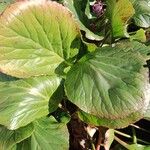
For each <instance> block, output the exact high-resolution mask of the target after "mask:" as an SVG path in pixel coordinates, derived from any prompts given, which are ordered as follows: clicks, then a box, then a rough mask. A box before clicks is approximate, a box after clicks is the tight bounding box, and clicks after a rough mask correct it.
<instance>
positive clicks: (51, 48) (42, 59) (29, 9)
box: [0, 0, 79, 78]
mask: <svg viewBox="0 0 150 150" xmlns="http://www.w3.org/2000/svg"><path fill="white" fill-rule="evenodd" d="M78 35H79V30H78V26H77V24H76V22H75V21H74V19H73V17H72V15H71V13H70V12H69V11H68V10H67V9H66V8H65V7H63V6H62V5H60V4H58V3H56V2H51V1H45V0H38V1H34V0H31V1H21V2H17V3H15V4H12V5H11V6H10V7H9V8H7V9H6V10H5V12H4V13H3V14H2V15H1V16H0V70H1V72H3V73H6V74H9V75H12V76H15V77H19V78H24V77H31V76H37V75H51V74H54V73H55V69H56V68H57V67H58V66H59V64H60V63H61V62H63V61H64V60H67V59H68V58H70V57H72V55H71V52H70V47H71V43H72V41H73V40H75V38H76V37H77V36H78ZM73 56H74V55H73Z"/></svg>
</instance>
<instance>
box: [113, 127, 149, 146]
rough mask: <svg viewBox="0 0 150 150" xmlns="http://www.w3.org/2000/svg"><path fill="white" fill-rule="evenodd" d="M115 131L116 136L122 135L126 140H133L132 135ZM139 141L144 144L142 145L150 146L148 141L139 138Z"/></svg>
mask: <svg viewBox="0 0 150 150" xmlns="http://www.w3.org/2000/svg"><path fill="white" fill-rule="evenodd" d="M114 131H115V133H116V134H119V135H122V136H124V137H126V138H129V139H131V138H132V136H130V135H128V134H125V133H122V132H120V131H117V130H114ZM137 141H138V142H142V143H144V144H148V145H150V143H149V142H147V141H143V140H141V139H138V138H137Z"/></svg>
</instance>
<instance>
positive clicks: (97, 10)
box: [92, 1, 104, 16]
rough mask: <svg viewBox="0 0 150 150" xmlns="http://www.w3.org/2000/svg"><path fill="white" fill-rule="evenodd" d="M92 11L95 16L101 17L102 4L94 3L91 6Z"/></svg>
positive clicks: (102, 11) (99, 2)
mask: <svg viewBox="0 0 150 150" xmlns="http://www.w3.org/2000/svg"><path fill="white" fill-rule="evenodd" d="M92 11H93V13H95V14H96V15H97V16H101V15H103V13H104V4H103V2H101V1H98V2H96V3H95V4H94V5H93V6H92Z"/></svg>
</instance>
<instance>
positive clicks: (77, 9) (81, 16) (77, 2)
mask: <svg viewBox="0 0 150 150" xmlns="http://www.w3.org/2000/svg"><path fill="white" fill-rule="evenodd" d="M63 1H64V5H65V6H66V7H68V8H69V10H70V11H71V12H72V13H73V14H74V16H75V18H76V19H77V22H78V24H79V26H80V29H81V30H83V31H85V36H86V37H87V38H88V39H91V40H98V41H99V40H102V39H103V37H102V36H99V35H96V34H94V33H93V32H92V31H90V30H89V29H88V27H87V26H88V24H89V20H88V18H87V16H86V15H85V13H86V12H85V11H86V7H87V6H86V5H88V3H89V1H88V0H63Z"/></svg>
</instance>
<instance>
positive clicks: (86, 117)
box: [78, 110, 143, 129]
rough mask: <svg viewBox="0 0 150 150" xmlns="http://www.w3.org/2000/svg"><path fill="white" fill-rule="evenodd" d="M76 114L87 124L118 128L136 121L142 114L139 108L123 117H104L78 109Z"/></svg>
mask: <svg viewBox="0 0 150 150" xmlns="http://www.w3.org/2000/svg"><path fill="white" fill-rule="evenodd" d="M141 111H143V110H141ZM78 116H79V118H80V119H81V120H82V121H84V122H86V123H87V124H92V125H95V126H106V127H108V128H113V129H116V128H118V129H119V128H124V127H127V126H128V125H129V124H131V123H133V122H136V121H137V120H138V118H142V117H143V114H141V113H140V110H138V111H137V112H134V113H131V114H130V115H129V116H126V117H123V118H118V119H107V118H105V117H104V118H100V117H97V116H95V115H91V114H88V113H85V112H83V111H81V110H80V111H78Z"/></svg>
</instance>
